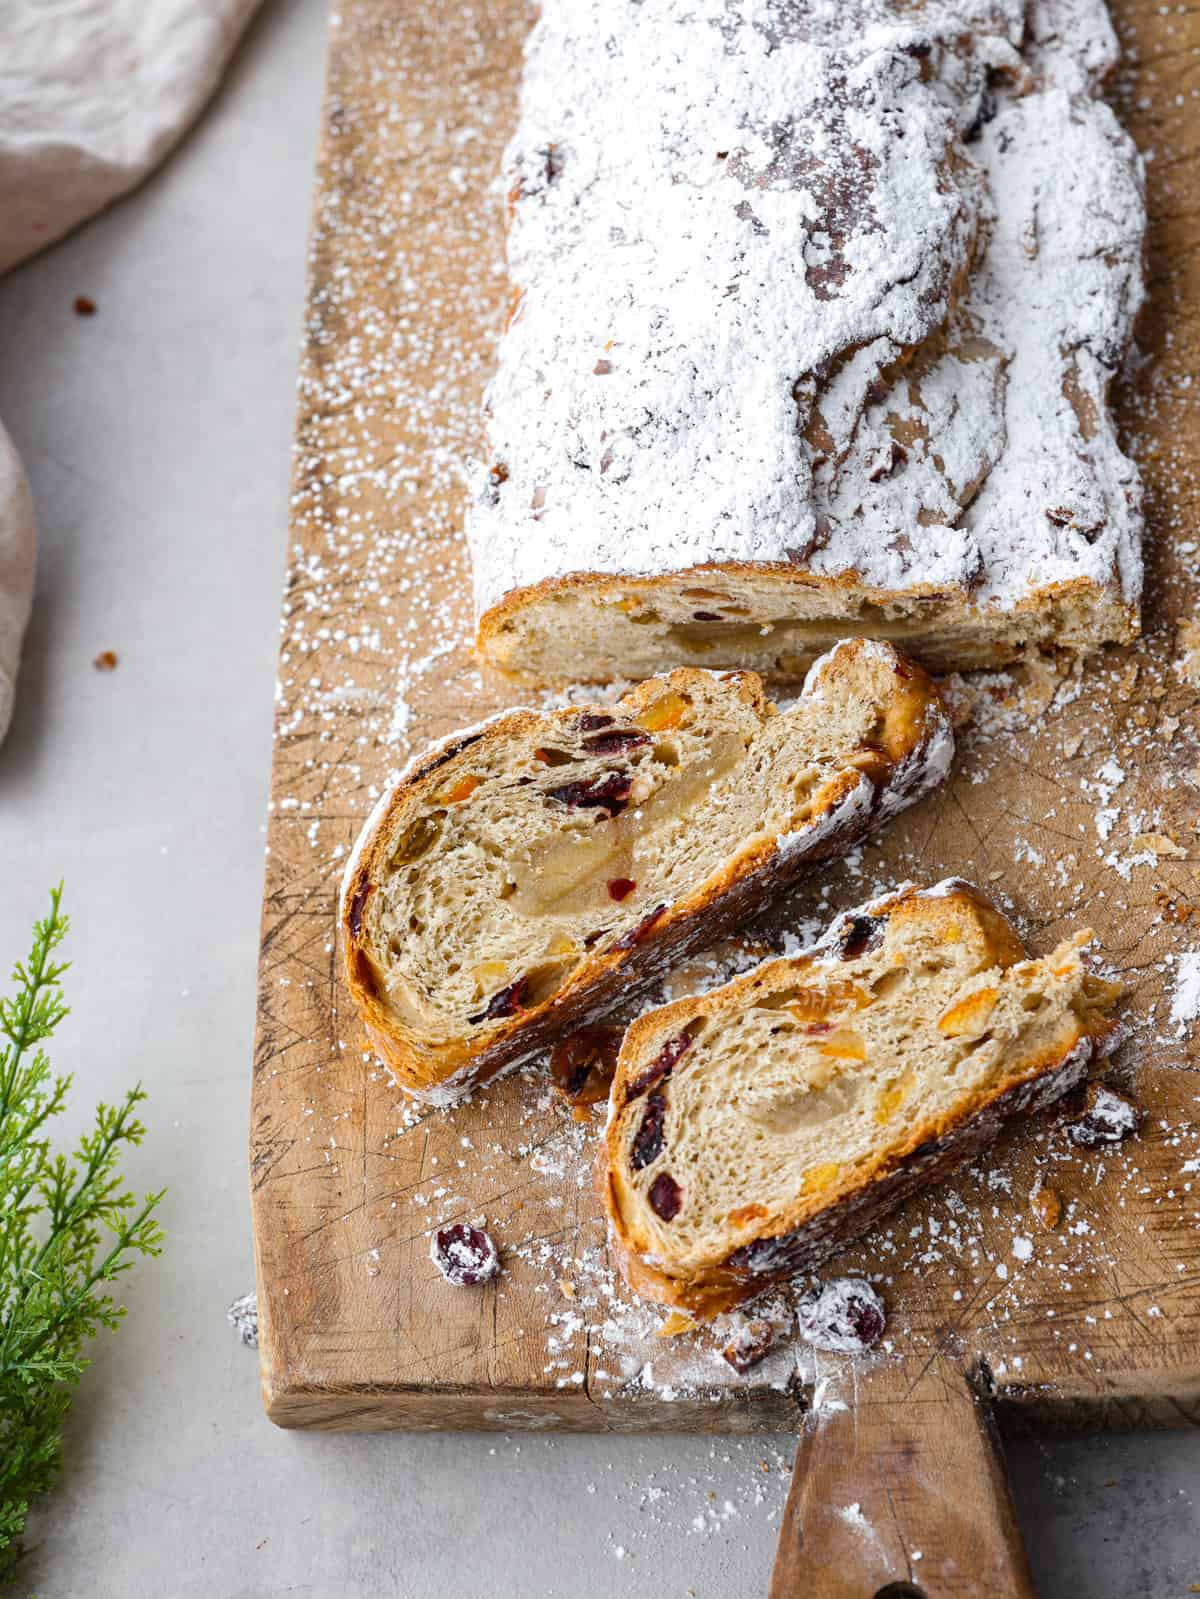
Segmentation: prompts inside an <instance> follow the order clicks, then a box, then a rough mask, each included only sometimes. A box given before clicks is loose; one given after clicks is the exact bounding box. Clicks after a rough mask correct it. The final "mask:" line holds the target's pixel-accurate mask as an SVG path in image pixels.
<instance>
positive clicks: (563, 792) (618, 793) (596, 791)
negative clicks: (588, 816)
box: [546, 772, 633, 818]
mask: <svg viewBox="0 0 1200 1599" xmlns="http://www.w3.org/2000/svg"><path fill="white" fill-rule="evenodd" d="M632 786H633V779H632V778H631V777H630V775H629V773H628V772H605V773H601V774H600V775H599V776H597V777H590V778H586V779H584V780H583V781H582V782H579V783H564V784H562V786H561V787H560V788H551V789H547V790H546V795H547V798H548V799H552V800H557V801H558V802H559V804H560V805H570V806H573V807H574V808H575V809H579V810H604V811H607V812H608V814H609V816H610V818H611V817H613V816H619V815H620V814H621V812H622V811H623V810H624V809H625V806H626V805H627V804H628V803H629V790H630V789H631V788H632Z"/></svg>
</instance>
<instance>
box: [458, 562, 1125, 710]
mask: <svg viewBox="0 0 1200 1599" xmlns="http://www.w3.org/2000/svg"><path fill="white" fill-rule="evenodd" d="M764 576H765V577H767V578H768V579H769V581H770V582H771V584H772V585H778V587H779V589H780V590H781V591H783V592H786V591H788V590H789V589H790V590H801V591H807V592H808V593H810V594H811V593H818V594H820V595H822V596H823V597H824V599H825V601H826V602H827V608H826V609H824V610H822V611H821V612H820V619H821V620H823V621H826V622H827V623H828V625H829V627H830V629H831V631H832V632H834V633H838V632H842V633H847V632H850V631H851V630H852V629H853V627H854V625H855V623H856V621H857V619H858V617H859V614H860V612H863V611H865V610H866V609H867V608H871V609H873V610H881V609H886V608H888V607H901V608H904V609H909V608H912V609H913V613H914V616H916V615H918V614H919V606H920V605H921V603H922V601H929V600H939V601H943V602H947V603H949V604H950V605H951V606H953V607H955V611H954V613H953V614H954V619H955V620H956V621H959V620H961V621H963V622H967V623H969V622H970V621H971V620H972V619H973V618H974V619H975V620H976V621H977V622H978V623H982V621H983V620H984V619H985V618H987V617H989V616H990V615H991V614H992V608H986V607H985V608H982V609H981V608H980V607H978V606H976V605H975V604H974V602H973V601H972V599H971V596H970V594H969V593H968V591H967V590H965V589H962V588H960V587H957V586H955V587H952V588H946V587H945V586H943V585H938V584H931V583H930V584H915V585H914V586H913V587H911V588H906V589H887V588H880V587H878V586H875V585H872V584H870V583H864V582H863V581H862V580H861V578H860V577H859V574H858V573H857V572H856V571H853V570H850V571H845V572H838V573H834V574H826V573H819V572H810V571H808V570H807V569H805V568H803V567H798V566H791V565H784V564H782V563H777V564H770V563H765V562H748V561H712V562H706V563H704V564H702V565H698V566H691V567H686V568H681V569H680V570H679V571H677V572H666V573H656V574H651V575H640V576H639V575H637V574H634V573H630V574H629V575H628V576H619V575H614V574H613V573H611V572H572V573H571V574H570V575H569V576H566V577H548V578H544V579H543V580H542V581H541V582H540V583H535V584H531V585H529V586H527V587H525V588H517V589H512V590H510V591H509V592H508V593H507V594H505V595H504V596H503V597H502V598H501V599H500V600H498V601H497V602H496V603H495V604H494V605H492V606H490V607H489V608H488V609H487V610H486V611H484V612H483V614H482V616H480V618H479V623H478V627H477V630H476V638H475V645H476V649H477V650H478V651H479V653H480V655H482V656H483V657H484V659H485V660H486V661H487V662H488V664H489V665H490V666H492V667H494V668H496V669H497V670H498V671H501V672H503V673H504V674H505V676H507V677H509V678H510V679H511V680H512V681H513V682H515V683H522V684H526V685H528V686H554V685H555V684H556V683H558V682H559V681H560V679H559V678H557V677H555V676H551V677H547V676H546V675H545V674H543V673H542V672H540V671H538V670H537V669H535V668H532V667H531V666H530V665H529V663H528V662H526V661H521V660H519V659H516V658H514V655H513V652H512V651H511V650H510V649H509V648H507V647H506V646H505V642H504V634H505V631H506V629H507V628H508V626H509V624H510V623H511V622H512V621H513V620H514V619H515V618H516V617H518V616H519V615H520V613H521V612H522V611H525V610H527V609H529V608H530V607H532V606H535V605H537V604H538V603H539V602H540V601H542V600H544V599H547V598H551V597H553V596H555V595H565V594H572V593H577V592H579V591H584V592H586V591H588V590H594V589H610V590H613V591H615V592H619V593H627V594H634V593H636V594H647V595H651V596H652V595H653V594H654V593H655V592H656V591H658V592H670V591H672V590H675V589H677V588H679V587H687V586H689V585H691V584H693V583H697V582H703V581H704V580H705V579H706V578H707V579H713V578H721V577H757V578H762V577H764ZM1093 605H1099V606H1101V607H1102V608H1103V611H1104V615H1105V623H1104V625H1103V627H1102V628H1101V630H1100V631H1099V632H1096V631H1094V630H1093V629H1087V628H1085V629H1084V631H1083V633H1082V635H1081V636H1075V635H1074V634H1073V633H1072V632H1071V630H1070V629H1069V628H1064V626H1063V622H1062V614H1063V613H1065V612H1066V611H1069V610H1070V609H1072V608H1073V607H1076V606H1079V607H1081V608H1085V609H1086V608H1088V607H1091V606H1093ZM1004 614H1007V615H1010V616H1011V617H1012V618H1013V625H1012V629H1011V634H1012V636H1007V635H1005V634H1003V633H1002V634H1000V635H998V636H997V637H995V638H991V637H988V636H986V634H985V633H984V631H983V629H982V627H980V630H979V636H978V638H977V639H976V641H975V643H974V645H973V646H972V647H970V648H966V647H964V648H963V649H962V650H960V651H958V652H957V653H956V652H955V651H954V650H951V651H950V652H949V653H948V654H947V653H944V652H943V651H941V650H938V649H937V648H936V645H935V641H934V640H933V639H932V638H931V639H926V638H924V637H922V636H921V635H920V634H919V633H917V634H914V635H913V636H912V637H911V639H906V640H905V641H904V643H905V647H906V648H911V649H912V650H913V651H914V652H915V653H916V654H920V655H928V654H930V653H931V651H932V653H933V654H935V655H936V656H937V660H936V663H935V664H936V668H937V669H938V670H942V669H951V668H971V667H985V666H991V667H999V666H1004V665H1007V664H1008V663H1010V662H1012V661H1014V660H1019V659H1020V658H1021V657H1022V655H1024V654H1026V653H1027V652H1028V651H1029V650H1030V649H1034V650H1036V649H1037V648H1038V647H1039V646H1049V645H1055V646H1062V647H1064V648H1067V649H1073V650H1076V651H1078V652H1080V653H1083V654H1086V653H1088V652H1089V651H1091V650H1094V649H1098V648H1100V647H1101V646H1102V645H1103V644H1106V643H1118V644H1127V643H1131V642H1132V641H1133V640H1134V639H1135V638H1137V637H1138V635H1139V633H1140V632H1141V612H1140V608H1139V606H1137V605H1136V604H1130V603H1128V602H1126V601H1125V600H1123V599H1122V598H1121V597H1120V595H1119V594H1118V593H1117V592H1116V591H1115V590H1114V589H1110V588H1106V587H1104V586H1102V585H1101V584H1099V583H1096V582H1094V581H1093V580H1092V579H1091V578H1087V577H1077V578H1067V579H1062V580H1059V581H1056V582H1053V583H1045V584H1042V585H1041V586H1039V587H1038V588H1035V589H1031V590H1030V591H1029V593H1028V594H1026V595H1024V596H1023V597H1022V598H1021V599H1019V600H1016V601H1015V602H1013V604H1012V605H1011V606H1009V607H1008V608H1007V610H1006V612H1005V613H1004ZM1038 619H1044V625H1043V626H1041V627H1038V626H1034V625H1031V624H1034V623H1036V622H1037V621H1038ZM1027 626H1028V631H1029V634H1030V636H1029V637H1027V638H1019V637H1018V635H1019V634H1021V633H1023V632H1025V631H1026V627H1027ZM735 653H736V652H735ZM747 664H748V663H745V662H739V661H738V660H737V659H735V658H733V657H732V656H731V657H730V658H729V659H727V660H726V659H723V660H720V661H718V662H717V663H716V665H717V666H718V668H721V669H725V668H728V669H731V670H736V669H737V668H738V667H739V666H744V665H747ZM614 675H616V674H615V672H599V671H597V672H596V673H594V674H592V675H591V676H588V675H587V674H586V672H585V675H584V676H583V677H582V678H580V679H578V680H579V681H584V682H588V681H592V682H607V681H610V680H611V679H612V677H613V676H614ZM767 675H768V676H769V677H770V679H771V680H772V681H778V682H787V681H795V680H797V679H798V678H799V677H800V676H802V675H803V673H802V670H790V671H789V670H787V669H783V668H781V669H780V670H779V671H777V672H771V673H769V674H767Z"/></svg>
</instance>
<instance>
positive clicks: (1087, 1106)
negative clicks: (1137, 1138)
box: [1067, 1082, 1142, 1149]
mask: <svg viewBox="0 0 1200 1599" xmlns="http://www.w3.org/2000/svg"><path fill="white" fill-rule="evenodd" d="M1141 1119H1142V1117H1141V1112H1140V1111H1139V1109H1138V1107H1137V1105H1136V1104H1135V1103H1134V1102H1133V1100H1132V1099H1130V1098H1129V1097H1128V1095H1126V1094H1122V1093H1119V1092H1118V1091H1117V1090H1116V1089H1115V1088H1109V1086H1108V1085H1107V1083H1095V1082H1092V1083H1089V1084H1088V1085H1087V1087H1086V1088H1085V1089H1084V1092H1083V1100H1082V1104H1081V1105H1080V1106H1079V1115H1078V1116H1077V1117H1076V1118H1075V1119H1074V1120H1073V1121H1069V1122H1068V1123H1067V1137H1068V1138H1069V1139H1070V1140H1071V1142H1072V1143H1073V1144H1078V1145H1079V1146H1080V1148H1081V1149H1098V1148H1099V1147H1100V1146H1101V1145H1102V1144H1119V1143H1120V1142H1121V1140H1122V1139H1123V1138H1128V1137H1129V1135H1130V1133H1135V1132H1136V1131H1137V1128H1138V1123H1139V1122H1140V1121H1141Z"/></svg>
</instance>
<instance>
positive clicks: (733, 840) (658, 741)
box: [341, 639, 953, 1095]
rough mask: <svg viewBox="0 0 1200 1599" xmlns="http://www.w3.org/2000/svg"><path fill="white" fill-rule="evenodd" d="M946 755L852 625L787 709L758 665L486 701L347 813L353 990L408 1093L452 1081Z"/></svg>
mask: <svg viewBox="0 0 1200 1599" xmlns="http://www.w3.org/2000/svg"><path fill="white" fill-rule="evenodd" d="M952 753H953V737H952V735H951V732H950V728H949V722H948V720H947V717H946V715H945V712H944V709H943V707H942V705H941V702H940V700H939V698H938V695H937V691H936V690H935V689H934V687H933V685H932V684H931V682H930V680H929V678H928V677H927V676H926V674H925V673H924V672H923V671H922V670H921V669H920V668H919V667H917V666H915V665H914V664H913V663H912V662H910V661H908V660H907V659H906V658H905V657H903V656H901V655H900V654H899V653H898V652H897V651H895V650H894V649H892V648H891V647H890V646H889V645H886V644H879V643H876V642H874V641H870V640H862V639H855V640H850V641H847V642H845V643H843V644H841V645H839V646H838V647H837V648H836V649H834V650H832V651H830V652H829V653H828V654H827V655H826V656H825V657H823V658H822V659H821V661H819V662H818V663H817V665H816V666H815V667H814V668H813V670H812V671H811V672H810V673H809V675H808V678H807V680H806V682H805V685H804V688H803V691H802V692H801V694H800V696H799V698H798V699H797V700H796V701H795V703H794V704H792V705H790V706H789V707H788V708H787V709H786V710H784V711H781V710H779V709H778V708H777V707H776V706H775V705H774V704H772V703H771V702H770V701H769V700H768V699H767V698H766V697H765V695H764V693H763V690H762V684H761V681H760V679H759V678H758V677H757V676H755V675H754V674H753V673H734V674H726V675H718V674H715V673H711V672H703V671H695V670H687V669H684V670H680V671H677V672H674V673H672V674H670V675H669V676H668V677H665V678H655V679H651V680H649V681H647V682H645V683H642V684H640V685H639V686H638V687H637V688H636V689H634V690H632V691H631V692H630V693H629V694H627V695H626V696H625V697H624V698H623V699H621V700H620V701H619V702H617V704H615V705H611V706H571V707H568V708H567V709H565V710H562V711H556V712H553V713H549V714H545V715H540V714H538V713H536V712H533V711H514V712H512V713H510V714H508V715H506V716H501V717H499V718H496V719H494V720H493V721H492V722H491V723H489V724H487V725H486V726H485V727H484V728H483V729H481V730H477V731H475V732H472V733H471V734H469V735H459V736H458V737H456V738H453V739H450V740H448V741H446V742H445V743H444V744H443V745H441V746H439V747H438V748H436V749H435V750H434V751H431V752H429V753H428V754H427V755H426V756H425V757H423V758H422V759H420V760H419V761H418V762H417V763H416V765H415V767H414V769H413V770H412V771H411V773H410V774H409V775H408V776H406V777H405V778H403V779H402V780H401V782H400V783H399V784H398V785H397V787H396V788H395V789H394V790H393V792H392V793H391V794H390V795H388V796H387V797H386V798H385V799H384V800H383V801H381V803H380V805H379V806H378V807H377V808H376V811H375V813H374V814H373V816H372V818H371V819H370V821H369V822H368V824H367V826H366V828H365V829H364V832H363V835H362V836H361V837H360V839H359V842H358V844H357V845H356V847H355V850H354V853H353V856H352V858H351V862H350V865H349V867H348V869H347V872H346V876H345V880H344V884H343V892H342V908H341V921H342V935H343V948H344V952H345V971H346V978H347V983H348V986H349V989H350V993H351V995H352V997H353V999H354V1001H355V1004H356V1006H357V1008H358V1010H359V1012H360V1015H361V1016H362V1018H363V1021H364V1023H365V1025H366V1028H367V1030H368V1032H369V1034H370V1036H371V1039H372V1042H373V1043H374V1044H375V1046H376V1048H377V1049H378V1050H379V1051H380V1053H381V1054H382V1055H383V1057H384V1059H385V1061H386V1062H387V1064H388V1065H389V1066H390V1067H391V1068H392V1070H393V1071H394V1072H395V1073H396V1074H397V1076H398V1078H399V1079H400V1082H401V1084H402V1086H404V1087H405V1088H407V1089H408V1090H409V1091H411V1092H415V1093H418V1094H423V1095H428V1094H429V1093H430V1092H439V1093H441V1092H445V1091H446V1088H447V1085H450V1086H452V1087H453V1088H455V1089H456V1090H458V1091H465V1090H466V1089H468V1088H469V1087H470V1086H471V1085H472V1084H473V1083H474V1082H476V1081H479V1080H481V1079H482V1078H484V1077H487V1076H490V1075H492V1074H494V1072H495V1071H497V1070H499V1069H500V1068H501V1067H502V1066H504V1065H507V1064H509V1063H511V1062H513V1061H514V1060H518V1059H521V1058H524V1057H526V1056H528V1055H530V1054H532V1053H535V1052H536V1051H537V1050H538V1049H540V1048H545V1047H547V1046H548V1045H550V1044H552V1043H553V1042H554V1041H555V1040H556V1039H557V1038H558V1037H559V1036H560V1035H561V1033H562V1032H563V1031H564V1030H565V1029H566V1028H567V1027H569V1026H572V1025H578V1024H579V1023H580V1022H585V1021H587V1020H589V1019H590V1018H591V1017H593V1016H596V1015H598V1014H600V1013H601V1012H602V1011H603V1010H605V1009H607V1008H609V1007H611V1006H612V1005H613V1004H614V1003H616V1001H617V1000H618V999H619V998H622V997H624V996H625V995H626V994H628V993H629V992H630V990H631V988H632V987H633V986H634V985H636V984H638V983H642V984H644V983H646V982H648V981H650V980H652V979H653V977H654V976H655V975H657V973H658V972H659V971H660V970H662V969H664V968H665V967H666V965H667V964H668V963H669V962H670V961H671V960H672V959H673V958H677V957H678V956H680V955H681V954H684V953H686V951H687V950H688V949H691V948H693V947H696V946H697V945H699V944H700V943H704V942H709V941H711V940H712V939H713V938H715V937H719V936H721V934H723V933H724V932H727V931H729V930H730V929H731V928H732V927H734V926H735V925H737V924H738V923H739V922H741V921H744V920H745V919H746V918H747V917H748V916H749V915H752V914H753V912H754V911H755V910H756V909H757V908H758V906H759V904H760V903H762V902H763V901H764V900H765V899H766V897H767V896H768V895H769V894H770V893H773V892H776V891H778V890H779V889H780V888H782V887H784V886H786V885H787V884H788V883H790V882H791V881H793V880H794V879H795V878H796V877H797V876H798V875H799V874H800V873H801V872H802V871H803V869H804V868H805V866H806V865H807V864H808V863H809V862H811V861H815V860H819V859H828V858H830V857H832V856H835V855H837V854H840V853H842V852H843V851H844V850H845V849H847V848H850V847H851V846H852V845H853V844H854V843H855V842H856V841H857V840H858V839H860V838H861V837H863V836H864V835H865V833H866V832H868V831H869V830H870V828H871V827H873V826H875V825H877V824H878V823H879V822H881V821H882V820H884V819H885V818H886V817H887V816H888V815H890V814H891V813H893V812H894V811H896V810H898V809H900V808H901V807H902V806H904V805H906V804H909V803H911V802H912V801H913V800H914V799H916V798H917V797H918V796H919V795H920V794H921V793H923V792H924V791H925V790H926V789H927V788H929V787H931V786H932V785H933V784H935V783H936V782H938V781H940V779H941V778H942V777H944V776H945V773H946V771H947V769H948V767H949V763H950V759H951V755H952Z"/></svg>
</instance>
